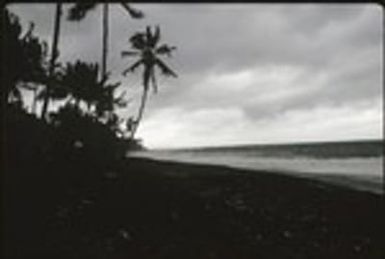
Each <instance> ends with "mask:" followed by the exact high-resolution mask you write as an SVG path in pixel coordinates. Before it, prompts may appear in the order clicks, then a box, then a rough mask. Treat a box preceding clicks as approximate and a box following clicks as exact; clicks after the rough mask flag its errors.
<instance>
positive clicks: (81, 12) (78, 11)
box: [68, 2, 143, 78]
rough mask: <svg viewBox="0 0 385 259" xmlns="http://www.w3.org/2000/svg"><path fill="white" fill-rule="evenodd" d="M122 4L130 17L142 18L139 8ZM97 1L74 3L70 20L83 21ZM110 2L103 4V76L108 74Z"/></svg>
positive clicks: (70, 11)
mask: <svg viewBox="0 0 385 259" xmlns="http://www.w3.org/2000/svg"><path fill="white" fill-rule="evenodd" d="M120 4H121V6H122V7H123V8H124V9H125V10H126V11H127V12H128V14H129V15H130V17H132V18H134V19H140V18H142V17H143V13H142V12H141V11H139V10H137V9H134V8H132V7H131V6H130V5H129V4H127V3H124V2H121V3H120ZM97 5H98V4H97V3H82V2H78V3H76V4H74V5H73V6H72V7H71V8H70V9H69V13H68V20H69V21H81V20H82V19H84V18H85V17H86V15H87V13H88V12H89V11H91V10H93V9H95V8H96V7H97ZM108 13H109V12H108V3H104V4H103V49H102V63H101V68H102V69H101V78H103V77H105V76H106V75H107V57H108Z"/></svg>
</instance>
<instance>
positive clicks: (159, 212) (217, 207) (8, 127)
mask: <svg viewBox="0 0 385 259" xmlns="http://www.w3.org/2000/svg"><path fill="white" fill-rule="evenodd" d="M123 6H125V8H130V9H129V10H130V11H129V12H131V14H132V12H134V15H135V14H136V15H138V11H135V10H134V9H132V8H131V7H129V6H128V7H127V5H123ZM73 7H74V8H75V9H71V10H72V11H71V12H72V13H71V15H72V16H73V17H72V18H74V17H75V18H76V19H81V18H82V17H84V15H85V13H86V12H87V11H88V10H92V9H93V8H94V7H95V6H93V5H92V6H91V5H86V4H78V5H75V6H73ZM58 9H59V10H60V9H61V6H59V5H58ZM3 13H4V19H3V24H2V30H3V29H4V30H3V31H4V37H2V39H3V42H2V43H3V45H2V48H3V49H2V51H3V53H4V57H3V59H2V72H3V73H2V75H4V76H3V77H2V81H1V84H2V93H3V97H4V108H5V118H4V122H5V123H4V126H5V127H4V130H5V135H4V138H3V141H4V143H3V144H4V149H3V150H4V152H3V156H4V161H5V163H4V170H3V174H2V187H3V188H2V190H3V193H2V197H3V200H2V201H3V232H4V233H3V249H2V258H108V259H114V258H221V259H224V258H382V256H383V254H382V252H383V250H382V249H383V246H382V245H383V244H382V242H383V239H382V229H383V223H382V220H381V219H382V217H383V203H382V202H383V200H382V197H380V196H378V195H374V194H369V193H360V192H356V191H351V190H347V189H343V188H337V187H332V186H328V185H326V184H320V183H318V182H312V181H309V180H304V179H302V180H299V179H295V178H293V177H288V176H282V175H275V174H271V173H263V172H259V174H255V173H254V172H253V173H250V172H247V171H237V170H233V169H229V168H225V167H207V166H193V165H188V164H175V163H166V162H165V163H160V162H154V161H150V160H144V159H133V158H131V159H126V158H125V154H126V152H127V151H128V150H130V149H138V148H142V147H141V145H140V142H139V140H137V139H134V134H135V131H136V129H137V127H138V124H139V122H140V120H141V118H142V116H143V110H144V106H145V101H146V98H147V92H148V89H149V87H150V86H153V87H154V88H155V89H156V87H157V85H156V80H155V77H154V69H155V67H158V68H160V70H161V72H163V73H164V74H165V75H171V76H175V73H174V72H173V71H172V70H171V69H169V68H168V67H167V66H166V65H165V64H164V62H163V61H162V60H160V59H159V58H158V56H159V55H162V54H170V53H171V51H172V50H173V49H174V48H173V47H169V46H167V45H160V46H157V43H158V41H159V34H160V30H159V28H155V30H151V29H150V28H147V30H146V31H145V32H143V33H137V34H135V35H134V36H133V37H131V45H132V47H133V49H134V51H127V52H123V53H122V54H123V55H128V56H137V57H138V60H137V62H136V63H134V64H133V65H132V66H131V67H130V68H129V69H128V70H127V71H128V72H133V71H134V70H135V68H136V67H138V66H139V65H142V66H143V67H144V69H143V71H144V72H143V74H142V76H143V87H144V88H143V97H142V104H141V106H140V109H139V112H138V116H137V117H136V118H135V119H132V118H128V119H127V120H126V124H128V125H127V127H126V129H124V128H122V124H124V123H125V122H124V120H123V119H122V118H119V117H118V115H117V113H116V109H117V108H119V107H123V106H124V105H125V100H124V96H123V95H120V96H116V94H115V93H116V89H117V88H118V87H119V83H116V82H114V83H111V82H109V81H110V80H109V76H108V73H107V69H106V65H105V64H106V63H105V58H106V53H107V51H106V49H107V48H106V47H105V48H103V49H104V51H103V60H104V61H103V64H104V65H103V68H102V69H101V70H102V71H99V66H98V64H90V63H86V62H83V61H80V60H78V61H75V62H74V63H71V62H70V63H68V64H60V62H58V61H57V60H58V57H59V56H57V55H58V53H59V52H58V50H51V53H53V54H52V55H53V56H55V55H56V56H55V57H54V58H52V56H51V58H50V60H49V61H47V59H48V57H47V56H48V54H47V53H48V50H47V46H46V45H47V44H45V43H44V42H42V41H40V40H39V38H38V37H37V36H35V35H34V33H33V27H34V26H33V24H31V26H30V28H29V29H28V30H27V31H26V32H23V30H22V28H21V26H20V23H19V21H18V18H17V17H16V16H15V15H14V14H11V13H9V12H8V11H7V10H6V9H4V10H3ZM59 13H60V12H59ZM59 18H60V17H59ZM75 18H74V19H75ZM76 19H75V20H76ZM57 20H58V19H56V21H57ZM59 20H60V19H59ZM56 27H59V24H58V26H56ZM54 35H56V36H55V37H58V33H57V31H56V32H55V33H54ZM57 40H58V39H57ZM54 45H55V44H53V46H54ZM54 48H55V47H54ZM55 53H56V54H55ZM51 65H53V67H52V66H51ZM25 91H33V92H34V99H33V104H32V105H31V110H30V111H27V109H26V108H25V103H24V101H25V100H23V92H25ZM47 100H49V101H50V102H51V103H52V102H54V103H58V102H59V101H60V103H61V105H60V106H59V108H58V109H57V110H56V111H53V110H52V109H51V110H50V109H49V102H47ZM39 102H40V103H43V104H44V103H46V109H47V110H46V112H41V113H40V112H38V111H37V110H36V109H37V103H39ZM42 107H44V105H42ZM43 109H44V108H43ZM45 113H46V114H45ZM38 114H42V115H43V116H38Z"/></svg>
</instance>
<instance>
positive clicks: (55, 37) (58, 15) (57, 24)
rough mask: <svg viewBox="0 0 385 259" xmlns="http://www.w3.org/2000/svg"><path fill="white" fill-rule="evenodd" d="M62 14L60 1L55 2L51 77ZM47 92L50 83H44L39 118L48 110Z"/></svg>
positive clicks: (50, 65)
mask: <svg viewBox="0 0 385 259" xmlns="http://www.w3.org/2000/svg"><path fill="white" fill-rule="evenodd" d="M61 14H62V3H57V4H56V13H55V27H54V32H53V41H52V52H51V60H50V63H49V71H48V74H49V77H50V78H52V76H53V73H54V69H55V61H56V59H57V57H58V56H59V51H58V43H59V35H60V20H61V19H60V18H61ZM49 93H50V83H48V84H47V85H46V95H45V96H44V103H43V108H42V111H41V118H42V119H45V117H46V114H47V110H48V102H49Z"/></svg>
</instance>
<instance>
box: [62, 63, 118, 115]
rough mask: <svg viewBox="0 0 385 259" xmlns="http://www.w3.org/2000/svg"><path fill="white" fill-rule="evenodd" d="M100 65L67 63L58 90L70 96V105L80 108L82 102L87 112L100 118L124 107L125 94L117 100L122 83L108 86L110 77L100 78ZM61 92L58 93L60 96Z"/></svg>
mask: <svg viewBox="0 0 385 259" xmlns="http://www.w3.org/2000/svg"><path fill="white" fill-rule="evenodd" d="M98 73H99V66H98V64H96V63H95V64H92V63H85V62H82V61H79V60H78V61H76V62H75V63H73V64H72V63H67V65H66V67H65V69H64V71H63V74H62V75H61V78H60V80H59V83H58V85H59V86H58V87H57V88H58V89H59V90H61V92H62V96H65V94H66V93H67V94H68V95H69V96H70V99H69V100H68V102H69V103H73V105H75V107H77V108H78V109H79V108H80V104H81V102H84V104H85V105H86V107H87V112H88V113H89V114H93V115H95V116H96V117H98V118H101V117H105V116H106V115H107V114H108V113H112V112H113V110H114V108H115V107H116V106H118V107H123V106H124V105H125V104H126V102H125V101H124V94H125V93H124V92H123V93H122V94H121V95H120V96H119V97H117V98H115V97H114V93H115V90H116V89H117V87H119V85H120V83H115V84H108V83H107V81H108V77H104V78H103V79H99V78H98ZM59 94H60V91H59V92H58V95H59Z"/></svg>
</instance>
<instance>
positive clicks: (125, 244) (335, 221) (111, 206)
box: [7, 158, 384, 259]
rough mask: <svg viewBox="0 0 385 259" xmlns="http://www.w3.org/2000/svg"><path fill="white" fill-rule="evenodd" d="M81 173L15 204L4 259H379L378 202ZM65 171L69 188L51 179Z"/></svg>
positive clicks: (274, 182)
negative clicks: (8, 255) (13, 236)
mask: <svg viewBox="0 0 385 259" xmlns="http://www.w3.org/2000/svg"><path fill="white" fill-rule="evenodd" d="M55 165H57V163H55ZM84 166H86V167H87V168H84V167H83V168H80V167H79V165H72V166H70V165H68V166H67V168H64V167H63V169H57V168H56V171H58V172H57V175H62V176H61V177H62V178H61V179H57V180H56V181H58V182H59V181H60V183H61V185H62V186H61V190H60V188H56V189H57V190H56V192H55V190H50V192H49V193H50V195H49V197H48V196H47V195H45V194H46V193H47V191H48V190H47V188H50V187H48V186H47V187H44V186H43V185H44V183H43V185H42V183H41V182H40V189H39V190H34V191H35V194H33V195H23V198H21V197H19V196H18V199H24V200H23V201H21V200H18V202H14V203H13V205H15V204H16V205H20V208H18V209H17V208H13V212H14V215H17V216H16V217H13V218H12V220H8V223H9V224H8V226H7V227H8V228H9V229H10V231H11V232H13V233H19V234H22V235H21V236H20V235H19V236H18V237H15V238H14V239H12V238H7V240H8V242H9V243H8V246H7V247H8V248H9V253H11V254H14V255H15V256H14V257H12V258H36V257H40V258H41V257H47V256H50V257H54V258H221V259H223V258H383V252H384V250H383V231H382V229H383V220H382V218H383V212H384V211H383V210H384V208H383V196H382V195H378V194H375V193H372V192H366V191H358V190H354V189H351V188H348V187H343V186H338V185H333V184H328V183H326V182H323V181H318V180H314V179H304V178H300V177H295V176H293V175H286V174H280V173H271V172H264V171H255V170H254V171H253V170H246V169H235V168H230V167H226V166H215V165H198V164H192V163H178V162H171V161H168V162H165V161H156V160H152V159H144V158H129V159H125V160H122V161H121V163H120V164H119V165H115V166H114V167H111V168H110V169H109V170H105V169H103V170H101V169H98V168H93V171H92V172H91V170H90V169H91V168H89V166H90V165H84ZM47 169H49V168H47ZM69 169H71V170H72V172H73V174H71V177H72V178H71V179H69V177H68V175H67V176H65V175H64V174H63V172H60V171H61V170H63V171H65V170H69ZM76 170H79V171H76ZM80 170H85V171H80ZM81 173H83V174H81ZM91 175H93V177H91ZM65 177H67V178H66V181H63V179H64V178H65ZM24 180H25V179H24ZM49 181H50V180H46V183H47V185H48V183H50V186H51V189H52V182H49ZM33 182H38V179H34V180H33V179H31V181H29V182H28V183H29V184H28V185H29V186H31V184H33ZM24 185H26V184H24ZM56 186H57V185H56ZM30 188H31V187H30ZM13 190H14V191H15V189H13ZM24 193H28V190H24ZM38 193H40V195H38ZM55 193H56V194H55ZM63 193H65V195H63ZM59 194H60V195H59ZM37 197H39V198H37ZM38 199H39V200H38ZM32 204H33V207H34V208H35V209H34V210H28V208H29V207H30V206H32ZM26 207H28V208H26ZM11 212H12V210H11ZM11 212H10V213H11ZM23 213H24V214H23ZM25 213H28V214H25ZM21 214H23V215H24V217H20V215H21ZM25 215H28V219H29V220H28V222H26V221H25ZM12 228H13V229H12ZM12 240H13V241H12ZM16 251H18V252H16ZM16 255H19V256H16Z"/></svg>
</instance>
